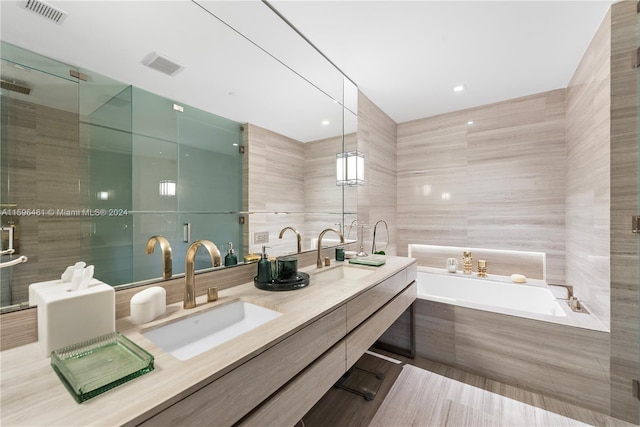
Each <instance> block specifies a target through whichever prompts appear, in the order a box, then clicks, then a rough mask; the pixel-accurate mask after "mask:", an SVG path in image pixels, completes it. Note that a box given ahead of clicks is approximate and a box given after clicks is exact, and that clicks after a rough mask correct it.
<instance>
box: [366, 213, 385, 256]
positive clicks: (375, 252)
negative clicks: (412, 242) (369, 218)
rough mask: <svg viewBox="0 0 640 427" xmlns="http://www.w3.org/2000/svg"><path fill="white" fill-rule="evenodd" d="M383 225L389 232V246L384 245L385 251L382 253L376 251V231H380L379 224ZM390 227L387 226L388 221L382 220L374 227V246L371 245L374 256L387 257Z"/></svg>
mask: <svg viewBox="0 0 640 427" xmlns="http://www.w3.org/2000/svg"><path fill="white" fill-rule="evenodd" d="M380 223H383V224H384V228H385V229H386V230H387V244H386V245H384V249H383V250H381V251H378V250H376V230H377V229H378V224H380ZM389 239H390V238H389V225H388V224H387V221H385V220H383V219H381V220H378V221H377V222H376V224H375V225H374V226H373V244H372V245H371V253H372V254H377V255H386V252H385V251H386V250H387V248H388V247H389Z"/></svg>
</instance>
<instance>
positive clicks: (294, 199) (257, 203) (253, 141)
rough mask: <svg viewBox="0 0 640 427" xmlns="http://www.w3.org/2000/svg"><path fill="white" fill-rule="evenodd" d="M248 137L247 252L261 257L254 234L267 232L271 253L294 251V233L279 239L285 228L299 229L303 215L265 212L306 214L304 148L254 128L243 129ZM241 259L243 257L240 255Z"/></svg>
mask: <svg viewBox="0 0 640 427" xmlns="http://www.w3.org/2000/svg"><path fill="white" fill-rule="evenodd" d="M244 128H245V130H244V133H245V135H246V136H247V141H246V145H245V149H246V152H245V157H246V161H247V162H248V175H247V194H248V196H247V203H248V205H247V206H246V210H248V211H249V212H258V213H252V214H250V215H249V217H248V226H245V230H246V234H247V237H246V241H245V242H246V243H247V245H245V248H246V249H245V250H246V251H247V253H248V252H254V253H260V252H261V251H262V244H253V234H254V233H256V232H264V231H266V232H268V233H269V243H268V244H267V245H268V246H270V247H271V248H272V249H270V252H272V253H278V254H280V253H284V252H286V251H289V252H291V251H295V249H296V243H295V237H294V235H293V233H291V232H289V233H290V234H287V236H286V237H287V238H286V239H285V238H284V236H283V239H282V240H281V239H278V234H279V233H280V230H282V228H284V227H287V226H291V227H296V228H297V229H299V231H300V232H302V231H303V230H301V229H300V228H301V226H302V225H303V224H304V215H303V214H301V213H299V214H289V215H274V214H267V213H265V212H283V211H284V212H286V211H291V212H304V203H305V200H304V172H305V171H304V145H303V144H302V143H301V142H299V141H296V140H294V139H291V138H288V137H286V136H284V135H280V134H278V133H275V132H272V131H270V130H267V129H264V128H261V127H259V126H255V125H252V124H246V125H244ZM239 255H240V256H242V255H243V254H239Z"/></svg>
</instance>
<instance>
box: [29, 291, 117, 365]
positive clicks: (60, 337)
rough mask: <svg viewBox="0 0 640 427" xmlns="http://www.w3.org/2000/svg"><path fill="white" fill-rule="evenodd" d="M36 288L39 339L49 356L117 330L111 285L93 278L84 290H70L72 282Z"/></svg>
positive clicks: (114, 295) (114, 299) (114, 296)
mask: <svg viewBox="0 0 640 427" xmlns="http://www.w3.org/2000/svg"><path fill="white" fill-rule="evenodd" d="M32 286H33V285H32ZM30 288H31V287H30ZM30 290H31V289H30ZM33 290H34V292H35V298H34V299H35V301H36V302H37V304H38V342H39V343H40V347H41V348H42V351H43V353H44V354H45V355H46V356H50V355H51V352H52V351H53V350H57V349H59V348H62V347H66V346H69V345H72V344H76V343H79V342H81V341H86V340H89V339H92V338H96V337H99V336H101V335H105V334H108V333H111V332H115V330H116V293H115V290H114V289H113V287H112V286H109V285H107V284H105V283H102V282H100V281H99V280H95V279H93V280H92V281H91V284H90V285H89V287H88V288H86V289H83V290H81V291H75V292H71V284H70V283H60V285H59V286H51V285H48V286H40V287H38V286H35V287H34V288H33Z"/></svg>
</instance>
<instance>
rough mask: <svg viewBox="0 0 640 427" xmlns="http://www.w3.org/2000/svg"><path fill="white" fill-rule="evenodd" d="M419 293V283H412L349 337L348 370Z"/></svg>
mask: <svg viewBox="0 0 640 427" xmlns="http://www.w3.org/2000/svg"><path fill="white" fill-rule="evenodd" d="M417 292H418V285H417V283H416V282H413V283H411V285H409V286H407V288H406V289H405V290H404V291H403V292H402V293H400V294H399V295H398V296H396V297H395V298H394V299H393V300H391V301H390V302H389V303H388V304H387V305H385V306H384V307H382V308H381V309H380V310H379V311H378V312H377V313H376V314H374V315H373V316H372V317H371V318H369V319H368V320H367V321H366V322H364V323H363V324H361V325H360V326H358V327H357V328H356V329H354V330H353V332H351V333H350V334H349V335H348V336H347V338H346V342H347V369H348V368H350V367H351V366H352V365H353V364H354V363H356V361H357V360H358V359H359V358H360V357H361V356H362V355H363V354H364V352H365V351H367V350H368V349H369V347H371V346H372V345H373V343H374V342H376V340H377V339H378V338H379V337H380V335H382V334H383V333H384V331H386V330H387V329H388V328H389V327H390V326H391V325H392V324H393V322H395V321H396V319H397V318H398V317H400V315H401V314H402V313H404V311H405V310H406V309H407V308H408V307H409V306H410V305H411V304H412V303H413V301H415V299H416V296H417Z"/></svg>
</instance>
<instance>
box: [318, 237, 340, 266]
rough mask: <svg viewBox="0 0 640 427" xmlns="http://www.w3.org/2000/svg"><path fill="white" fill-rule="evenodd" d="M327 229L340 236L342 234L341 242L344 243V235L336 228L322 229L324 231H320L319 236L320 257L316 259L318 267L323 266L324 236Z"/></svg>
mask: <svg viewBox="0 0 640 427" xmlns="http://www.w3.org/2000/svg"><path fill="white" fill-rule="evenodd" d="M327 231H333V232H334V233H336V234H337V235H338V236H340V243H344V236H343V235H342V233H341V232H339V231H338V230H336V229H335V228H327V229H325V230H322V233H320V236H319V237H318V259H317V260H316V267H318V268H322V238H323V237H324V233H326V232H327Z"/></svg>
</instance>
